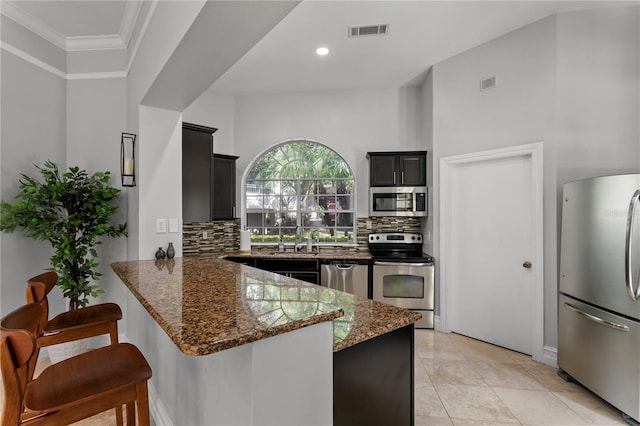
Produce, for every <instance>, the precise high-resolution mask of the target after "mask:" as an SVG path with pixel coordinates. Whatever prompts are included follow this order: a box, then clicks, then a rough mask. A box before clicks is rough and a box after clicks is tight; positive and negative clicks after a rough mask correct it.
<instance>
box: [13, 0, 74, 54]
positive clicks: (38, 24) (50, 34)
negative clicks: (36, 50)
mask: <svg viewBox="0 0 640 426" xmlns="http://www.w3.org/2000/svg"><path fill="white" fill-rule="evenodd" d="M2 14H3V15H4V16H6V17H7V18H9V19H11V20H12V21H15V22H16V23H18V24H20V25H22V26H23V27H25V28H26V29H28V30H29V31H31V32H33V33H35V34H37V35H39V36H40V37H42V38H43V39H45V40H47V41H48V42H50V43H52V44H54V45H55V46H57V47H59V48H60V49H63V50H66V49H67V39H66V37H65V36H63V35H62V34H60V33H59V32H58V31H56V30H54V29H53V28H51V26H49V25H47V24H45V23H44V22H42V21H41V20H39V19H36V18H34V17H33V16H31V15H29V14H28V13H25V12H24V11H23V10H22V9H20V8H19V7H17V6H16V5H15V4H13V2H10V1H3V2H2Z"/></svg>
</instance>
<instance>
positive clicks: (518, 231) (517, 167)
mask: <svg viewBox="0 0 640 426" xmlns="http://www.w3.org/2000/svg"><path fill="white" fill-rule="evenodd" d="M536 173H537V172H536V170H534V167H533V164H532V155H531V153H530V152H522V153H518V152H516V153H511V154H510V155H497V156H491V155H489V156H480V157H479V158H476V159H465V160H464V161H460V162H453V163H451V164H449V165H448V166H447V178H446V179H447V182H446V185H445V187H446V190H447V194H443V197H444V198H446V202H445V204H446V206H445V209H446V210H447V213H446V214H448V217H447V220H446V227H445V229H443V233H444V234H443V235H442V237H441V238H442V239H443V240H444V241H445V244H444V245H445V246H446V247H447V250H446V252H444V253H443V256H446V275H445V280H444V285H445V286H446V289H445V291H446V292H447V295H448V296H447V297H448V300H447V306H448V308H447V310H446V315H447V316H448V317H447V324H448V328H449V329H450V331H454V332H457V333H460V334H464V335H467V336H470V337H473V338H477V339H480V340H483V341H487V342H490V343H494V344H497V345H500V346H503V347H507V348H510V349H513V350H516V351H519V352H523V353H526V354H532V353H533V352H534V348H533V341H534V339H533V337H534V336H533V333H534V332H535V326H536V325H537V324H536V320H535V314H537V312H536V307H537V300H536V285H537V284H538V283H536V280H537V279H538V278H539V277H541V275H538V274H537V273H536V269H540V270H541V266H542V257H541V256H540V258H539V259H538V258H537V250H538V247H537V237H536V232H538V231H539V230H538V228H537V220H538V217H537V212H539V211H541V209H539V208H538V207H541V206H536V205H535V204H536V203H537V196H536V194H535V192H536V180H537V179H536ZM444 190H445V188H443V191H444ZM527 262H528V263H527ZM538 263H539V264H538ZM539 284H540V285H542V284H541V283H539ZM541 332H542V331H541Z"/></svg>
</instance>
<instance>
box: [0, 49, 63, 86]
mask: <svg viewBox="0 0 640 426" xmlns="http://www.w3.org/2000/svg"><path fill="white" fill-rule="evenodd" d="M0 49H2V50H4V51H7V52H9V53H11V54H13V55H15V56H17V57H18V58H20V59H22V60H24V61H26V62H29V63H30V64H33V65H35V66H37V67H39V68H41V69H43V70H45V71H48V72H50V73H51V74H53V75H56V76H58V77H60V78H64V79H65V80H66V78H67V73H65V72H64V71H61V70H59V69H58V68H56V67H54V66H52V65H49V64H48V63H46V62H44V61H41V60H40V59H38V58H36V57H35V56H32V55H29V54H28V53H26V52H23V51H22V50H20V49H18V48H17V47H15V46H13V45H11V44H9V43H7V42H6V41H2V40H0Z"/></svg>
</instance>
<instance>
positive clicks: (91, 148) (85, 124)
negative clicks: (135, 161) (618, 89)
mask: <svg viewBox="0 0 640 426" xmlns="http://www.w3.org/2000/svg"><path fill="white" fill-rule="evenodd" d="M125 100H126V80H125V79H124V78H106V79H89V80H70V81H68V82H67V152H66V157H67V164H68V165H69V166H78V167H80V168H82V169H86V170H87V172H88V173H89V174H93V173H95V172H97V171H109V172H110V173H111V181H110V185H111V186H112V187H115V188H118V189H120V190H121V191H122V192H121V193H120V194H119V197H118V200H117V202H116V205H117V206H118V211H117V212H116V214H115V216H114V217H113V220H112V223H114V224H115V223H124V222H126V221H127V205H126V198H127V192H128V191H129V188H126V187H122V186H121V180H120V135H121V133H122V132H123V131H125V121H126V110H125V108H124V105H125ZM101 241H102V244H101V245H99V246H98V247H97V251H98V254H99V258H98V260H97V261H98V263H99V264H100V266H99V268H98V271H99V272H100V273H102V274H103V275H102V277H101V278H100V286H101V287H102V289H103V290H105V294H104V295H103V296H102V297H101V300H103V301H115V302H119V301H121V300H124V292H125V291H127V290H126V289H125V288H124V286H123V285H122V283H121V282H120V279H119V278H118V277H117V276H116V275H115V273H114V272H113V270H112V269H111V267H110V266H109V265H110V264H111V263H112V262H116V261H120V260H126V259H127V238H126V237H118V238H107V237H104V238H102V240H101Z"/></svg>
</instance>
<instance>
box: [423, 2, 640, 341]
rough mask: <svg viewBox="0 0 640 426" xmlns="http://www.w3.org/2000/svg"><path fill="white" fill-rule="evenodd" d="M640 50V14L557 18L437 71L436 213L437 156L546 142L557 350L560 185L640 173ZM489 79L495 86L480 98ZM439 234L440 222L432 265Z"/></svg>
mask: <svg viewBox="0 0 640 426" xmlns="http://www.w3.org/2000/svg"><path fill="white" fill-rule="evenodd" d="M639 51H640V45H639V37H638V7H635V8H629V9H611V10H598V11H587V12H578V13H570V14H559V15H554V16H551V17H548V18H546V19H543V20H541V21H538V22H536V23H533V24H531V25H529V26H526V27H524V28H521V29H518V30H516V31H514V32H512V33H509V34H507V35H505V36H503V37H500V38H498V39H496V40H493V41H491V42H488V43H486V44H484V45H481V46H478V47H476V48H474V49H471V50H469V51H467V52H464V53H462V54H460V55H457V56H454V57H452V58H450V59H447V60H446V61H443V62H441V63H439V64H437V65H435V66H434V67H433V71H432V74H433V95H432V96H433V99H432V103H433V144H434V148H433V153H434V156H433V161H434V164H433V173H434V175H433V176H434V188H435V194H434V211H435V212H437V211H438V209H439V202H438V198H439V196H440V194H439V192H438V186H439V182H438V180H439V178H438V176H439V164H438V163H439V159H440V158H441V157H445V156H449V155H456V154H462V153H468V152H476V151H482V150H487V149H493V148H500V147H504V146H512V145H520V144H524V143H529V142H535V141H542V142H543V143H544V160H543V161H544V184H543V185H544V240H545V245H544V248H545V259H544V268H545V276H544V281H545V284H544V289H545V298H544V302H545V308H544V317H545V327H544V336H545V337H544V344H545V346H549V347H555V346H556V344H557V343H556V342H557V268H558V228H559V212H560V210H559V209H560V206H559V204H558V197H559V195H560V194H559V192H558V191H559V189H560V187H561V185H562V184H563V183H564V182H566V181H568V180H574V179H579V178H582V177H586V176H596V175H600V174H607V173H625V172H630V171H636V172H637V171H638V170H640V137H639V132H638V116H639V110H638V108H639V104H640V93H639V90H638V75H639V72H638V71H639V70H638V64H639V59H640V58H639ZM490 75H496V77H497V87H496V88H495V89H491V90H488V91H485V92H480V91H479V81H480V79H481V78H484V77H487V76H490ZM427 83H428V80H427ZM429 95H430V93H429V89H428V88H423V98H424V99H425V102H428V101H429ZM425 112H426V114H428V111H425ZM438 229H439V218H438V217H437V216H435V220H434V236H435V241H434V247H435V250H434V252H435V255H436V258H438V257H439V255H440V253H439V241H440V235H439V234H438Z"/></svg>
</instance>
